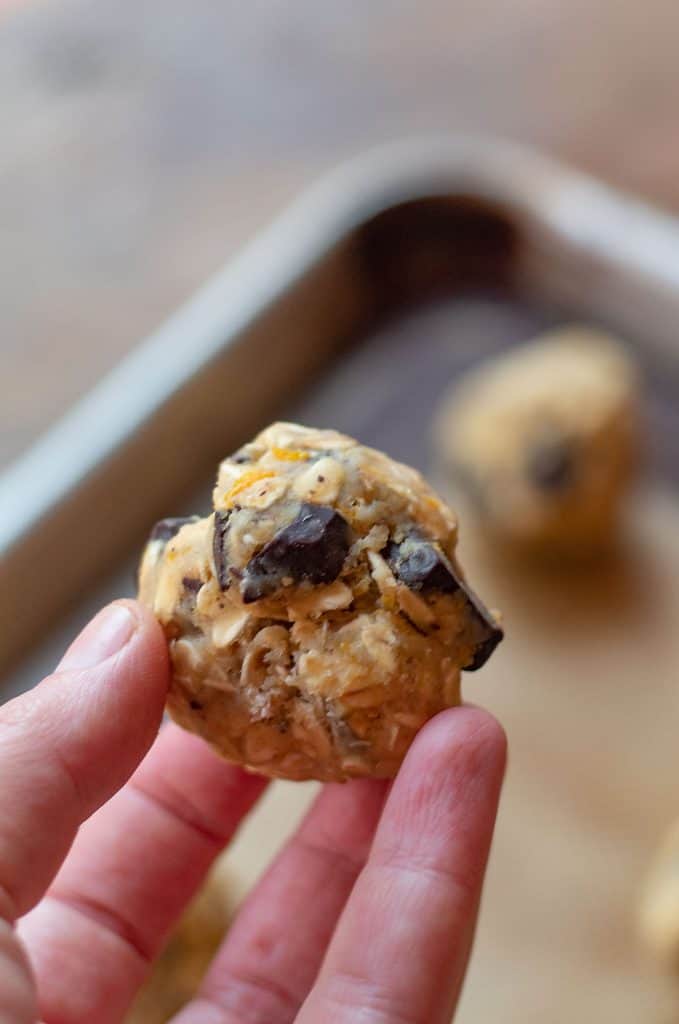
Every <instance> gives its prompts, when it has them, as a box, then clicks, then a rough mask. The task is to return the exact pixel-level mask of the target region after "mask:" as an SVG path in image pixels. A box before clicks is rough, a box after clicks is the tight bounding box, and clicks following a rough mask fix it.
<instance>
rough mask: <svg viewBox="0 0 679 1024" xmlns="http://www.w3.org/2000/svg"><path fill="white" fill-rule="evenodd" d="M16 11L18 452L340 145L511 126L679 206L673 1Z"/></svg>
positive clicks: (13, 171)
mask: <svg viewBox="0 0 679 1024" xmlns="http://www.w3.org/2000/svg"><path fill="white" fill-rule="evenodd" d="M131 10H132V9H130V8H129V7H128V5H127V4H121V3H118V2H116V0H97V2H94V3H92V2H91V0H30V2H25V3H23V4H21V3H19V2H18V0H14V2H13V3H10V4H9V5H2V4H0V125H2V143H1V144H0V302H1V306H2V313H3V372H2V375H1V376H0V464H2V463H3V462H5V461H7V460H8V459H9V458H11V457H12V456H14V455H16V454H17V453H18V452H20V451H21V450H22V449H24V448H25V447H26V446H27V445H28V444H29V443H30V441H31V440H32V439H33V438H34V437H35V436H36V434H37V433H39V431H40V430H42V429H43V428H44V427H45V426H46V425H47V424H49V423H50V421H52V420H53V419H54V418H55V416H57V415H58V414H59V413H60V412H61V411H62V410H63V409H65V408H66V407H67V406H68V405H69V404H70V403H71V402H72V401H73V400H74V399H75V398H76V397H77V396H78V395H79V394H81V393H82V391H83V390H84V389H86V388H87V387H88V386H89V385H91V384H92V383H93V382H94V381H95V380H96V379H97V378H98V377H99V376H100V375H101V374H102V372H103V371H104V370H105V369H106V368H107V367H109V366H111V365H112V364H114V363H115V362H116V360H117V359H118V358H119V357H120V356H121V355H122V354H123V353H124V352H125V351H126V350H127V349H129V348H130V347H131V346H132V345H133V344H134V343H135V342H136V341H137V340H138V339H139V338H140V337H141V336H143V335H144V334H145V333H146V332H147V331H149V330H150V329H152V328H153V327H155V326H156V325H157V324H158V322H159V321H160V320H162V318H163V317H164V316H165V315H166V314H167V313H169V312H170V311H171V310H172V309H173V308H174V307H175V306H176V305H177V304H178V303H179V302H180V301H181V300H182V299H183V298H185V297H186V296H187V295H189V294H190V293H191V291H192V290H193V289H194V288H195V287H196V285H198V284H199V283H200V282H202V281H203V280H204V279H205V277H206V276H207V275H208V274H209V273H210V272H211V271H213V270H214V269H215V268H216V267H218V266H219V265H220V264H221V263H222V262H223V260H224V259H225V258H226V257H227V256H228V255H229V254H230V253H232V252H233V251H234V250H235V249H237V248H238V246H239V245H240V244H241V243H242V242H243V240H244V239H246V238H248V237H249V236H250V235H252V233H253V232H254V231H255V229H256V228H257V227H258V226H260V225H262V224H264V223H266V221H267V220H268V219H269V218H270V216H271V215H272V214H273V213H274V212H275V211H277V210H278V209H279V208H280V207H281V206H282V205H283V204H284V203H285V202H286V200H288V199H289V198H290V197H292V196H294V195H295V194H297V193H298V192H299V191H300V189H301V188H303V186H304V185H305V184H307V183H308V182H310V181H312V180H313V179H314V178H316V177H317V176H318V175H319V174H320V173H321V172H322V171H323V170H325V169H326V168H329V167H331V166H333V165H335V164H336V163H337V162H338V161H340V160H342V159H344V158H346V157H347V156H350V155H352V154H354V153H356V152H359V151H361V150H363V149H365V148H366V147H369V146H372V145H374V144H375V143H377V142H379V141H383V140H386V139H393V138H396V137H401V136H404V135H411V134H416V133H423V132H426V133H429V132H433V133H438V132H459V131H464V132H469V131H472V132H477V131H483V132H492V133H499V134H503V135H507V136H511V137H516V138H519V139H522V140H526V141H528V142H531V143H535V144H537V145H539V146H542V147H544V148H546V149H549V150H551V151H553V152H555V153H558V154H560V155H562V156H563V157H565V158H566V159H569V160H571V161H573V162H575V163H576V164H579V165H581V166H582V167H586V168H588V169H591V170H592V171H594V172H595V173H597V174H600V175H602V176H603V177H604V178H607V179H609V180H610V181H614V182H616V183H618V184H620V185H623V186H627V187H630V188H632V189H637V190H639V191H641V192H644V193H646V194H647V195H650V196H653V197H654V198H656V199H658V200H659V201H661V202H663V203H666V204H672V203H679V174H678V173H677V170H678V164H679V145H677V141H676V140H677V132H676V123H677V122H676V99H677V94H678V92H679V61H677V58H676V48H677V47H676V40H677V38H678V36H679V5H678V4H677V3H676V0H648V2H647V3H645V4H639V3H637V2H630V0H604V2H603V3H599V4H595V5H592V4H591V3H588V2H587V0H569V2H568V3H563V2H561V0H512V2H511V3H507V4H492V3H488V2H485V3H471V2H469V0H465V2H462V0H453V2H451V0H429V2H428V3H426V4H415V3H405V2H400V0H392V2H389V0H372V2H371V3H369V4H366V3H363V4H362V3H358V2H356V0H351V2H346V3H336V4H319V3H318V2H317V0H298V2H296V3H294V4H291V3H283V2H281V0H250V2H249V3H248V4H238V3H234V2H228V0H227V2H224V3H219V4H216V3H214V2H213V0H192V3H191V4H190V8H187V6H186V4H185V3H184V0H142V2H140V3H138V4H135V5H134V8H133V10H134V15H132V13H131Z"/></svg>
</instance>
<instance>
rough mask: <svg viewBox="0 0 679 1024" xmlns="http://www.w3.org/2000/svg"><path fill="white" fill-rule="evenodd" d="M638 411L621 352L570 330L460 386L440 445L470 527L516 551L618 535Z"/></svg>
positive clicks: (563, 547) (569, 547)
mask: <svg viewBox="0 0 679 1024" xmlns="http://www.w3.org/2000/svg"><path fill="white" fill-rule="evenodd" d="M638 405H639V379H638V375H637V372H636V368H635V366H634V364H633V362H632V360H631V358H630V357H629V355H628V354H627V353H626V351H625V349H624V348H623V347H622V346H621V345H620V344H619V343H618V342H616V341H615V340H614V339H613V338H611V337H609V336H608V335H606V334H604V333H602V332H600V331H598V330H594V329H592V328H587V327H567V328H563V329H560V330H556V331H553V332H551V333H548V334H546V335H543V336H542V337H540V338H538V339H536V340H535V341H533V342H531V343H529V344H527V345H523V346H521V347H519V348H516V349H514V350H513V351H511V352H510V353H509V354H507V355H504V356H501V357H499V358H497V359H495V360H493V361H492V362H489V363H487V364H485V365H483V366H481V367H479V368H475V369H473V370H471V371H470V372H468V373H467V374H465V375H464V376H463V377H461V378H458V379H457V380H456V382H455V385H454V387H453V388H452V389H451V391H450V392H449V393H448V395H447V396H446V398H445V399H444V401H443V403H442V406H441V408H440V411H439V413H438V415H437V418H436V420H435V426H434V432H435V442H436V446H437V450H438V453H439V455H440V458H441V461H442V462H443V464H444V467H445V468H446V470H447V472H448V473H449V474H450V476H451V478H452V480H453V482H454V483H455V484H456V485H457V487H458V488H459V490H460V491H461V492H463V494H464V495H466V497H467V500H468V501H469V503H470V505H471V506H472V508H473V513H474V515H473V516H470V519H471V518H473V519H476V520H477V521H478V522H479V523H480V524H481V525H482V526H483V527H485V528H486V529H487V531H488V532H490V533H491V534H493V535H495V537H496V539H498V540H500V541H504V542H509V543H511V544H512V545H514V546H518V547H520V548H533V549H538V550H552V551H554V550H557V551H558V552H559V553H563V552H570V553H579V552H582V551H586V550H592V549H597V548H599V547H601V546H602V545H604V544H605V543H606V542H608V541H609V540H610V539H611V537H612V535H614V533H615V526H616V520H617V518H618V513H619V511H620V506H621V504H622V500H623V497H624V495H625V493H626V492H627V490H628V487H629V484H630V482H631V479H632V477H633V475H634V472H633V471H634V468H635V465H636V455H637V449H638V439H639V415H638Z"/></svg>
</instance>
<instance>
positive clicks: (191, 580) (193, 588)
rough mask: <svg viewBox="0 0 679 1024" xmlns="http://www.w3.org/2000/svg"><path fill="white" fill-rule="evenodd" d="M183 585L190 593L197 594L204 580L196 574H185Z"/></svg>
mask: <svg viewBox="0 0 679 1024" xmlns="http://www.w3.org/2000/svg"><path fill="white" fill-rule="evenodd" d="M182 586H183V587H184V589H185V590H188V591H190V593H192V594H197V593H198V591H199V590H200V588H201V587H202V586H203V581H202V580H199V579H198V578H197V577H196V576H183V577H182Z"/></svg>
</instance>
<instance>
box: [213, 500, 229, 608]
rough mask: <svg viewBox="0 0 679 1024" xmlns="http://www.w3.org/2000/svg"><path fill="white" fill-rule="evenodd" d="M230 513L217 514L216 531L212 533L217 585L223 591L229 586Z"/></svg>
mask: <svg viewBox="0 0 679 1024" xmlns="http://www.w3.org/2000/svg"><path fill="white" fill-rule="evenodd" d="M230 516H231V513H230V512H215V522H214V530H213V533H212V557H213V558H214V563H215V573H216V576H217V583H218V584H219V586H220V589H221V590H226V588H227V587H228V585H229V571H228V569H229V567H228V565H227V560H226V550H225V542H226V534H227V532H228V529H229V517H230Z"/></svg>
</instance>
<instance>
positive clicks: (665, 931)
mask: <svg viewBox="0 0 679 1024" xmlns="http://www.w3.org/2000/svg"><path fill="white" fill-rule="evenodd" d="M639 931H640V934H641V938H642V941H643V943H644V945H645V946H646V948H647V949H648V950H649V951H650V952H651V953H652V955H653V956H654V957H655V958H656V959H657V960H658V961H659V962H660V963H662V964H663V965H664V966H666V967H668V968H670V969H671V970H673V971H678V972H679V821H676V822H675V823H674V825H673V826H672V828H671V829H670V830H669V832H668V833H667V835H666V836H665V838H664V840H663V841H662V843H661V845H660V847H659V849H658V852H657V853H656V855H655V857H654V859H653V863H652V865H651V868H650V870H649V873H648V876H647V879H646V885H645V887H644V892H643V896H642V901H641V907H640V912H639Z"/></svg>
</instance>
